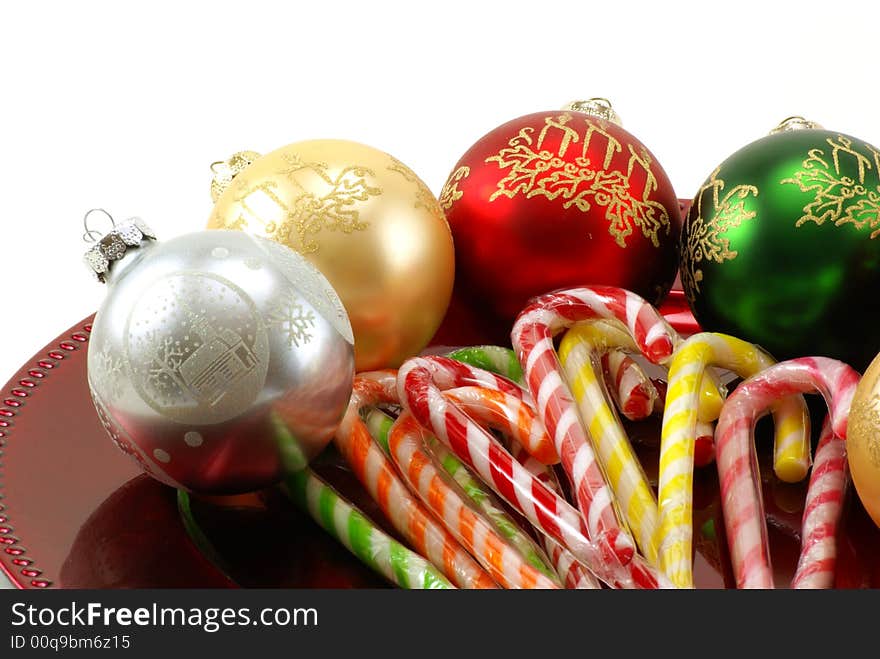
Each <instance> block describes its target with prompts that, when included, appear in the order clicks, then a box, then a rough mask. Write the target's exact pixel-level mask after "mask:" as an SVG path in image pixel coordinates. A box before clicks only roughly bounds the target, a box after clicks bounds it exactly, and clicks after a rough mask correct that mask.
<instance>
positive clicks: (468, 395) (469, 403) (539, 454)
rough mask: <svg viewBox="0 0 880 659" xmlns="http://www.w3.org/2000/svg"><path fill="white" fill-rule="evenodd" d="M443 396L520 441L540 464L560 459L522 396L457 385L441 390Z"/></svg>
mask: <svg viewBox="0 0 880 659" xmlns="http://www.w3.org/2000/svg"><path fill="white" fill-rule="evenodd" d="M443 395H444V396H445V397H446V398H447V399H448V400H450V401H452V402H454V403H456V404H457V405H458V406H459V407H460V408H461V409H462V410H463V411H464V412H466V413H467V414H468V415H469V416H470V417H471V418H472V419H473V420H474V421H476V422H477V423H480V424H482V425H484V426H487V427H490V428H494V429H495V430H498V431H499V432H501V433H503V434H504V435H506V436H508V437H516V438H518V441H519V443H520V444H522V445H523V447H524V448H525V449H526V450H527V451H528V452H529V453H530V454H531V455H532V456H533V457H534V458H535V459H536V460H538V461H539V462H541V463H542V464H546V465H552V464H556V463H557V462H559V456H558V455H557V454H556V447H555V446H553V440H551V439H550V436H549V435H548V434H547V430H546V429H545V428H544V424H543V423H541V421H540V419H538V416H537V414H535V410H534V408H532V407H531V406H530V405H528V403H526V402H525V401H523V400H522V399H521V398H517V397H516V396H511V395H510V394H506V393H504V392H503V391H497V390H494V389H488V388H486V387H458V388H456V389H449V390H447V391H444V392H443Z"/></svg>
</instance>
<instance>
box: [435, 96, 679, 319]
mask: <svg viewBox="0 0 880 659" xmlns="http://www.w3.org/2000/svg"><path fill="white" fill-rule="evenodd" d="M615 120H616V115H615V114H614V111H613V110H611V107H610V105H608V103H607V101H604V100H601V99H594V100H593V101H587V102H578V103H572V104H570V105H569V106H568V107H567V108H566V109H565V110H561V111H560V110H556V111H548V112H536V113H534V114H529V115H526V116H524V117H520V118H518V119H514V120H513V121H509V122H507V123H506V124H504V125H502V126H499V127H498V128H496V129H495V130H493V131H491V132H489V133H488V134H487V135H485V136H483V137H482V138H481V139H479V140H478V141H477V143H476V144H474V145H473V146H472V147H471V148H470V149H469V150H468V151H467V153H465V154H464V156H462V158H461V159H460V160H459V161H458V162H457V163H456V165H455V167H454V168H453V170H452V173H451V174H450V176H449V179H448V180H447V181H446V184H445V186H444V187H443V191H442V193H441V195H440V203H441V206H442V207H443V209H444V210H445V211H446V217H447V219H448V220H449V225H450V227H451V228H452V233H453V237H454V240H455V253H456V296H457V297H458V298H459V302H461V301H462V300H464V301H465V303H467V304H470V305H471V306H478V307H481V309H480V311H481V315H483V314H485V313H486V311H489V312H491V313H492V314H493V315H494V316H496V317H497V320H498V321H499V323H500V324H502V325H504V326H505V327H506V332H509V331H510V324H511V323H512V322H513V319H514V318H515V316H516V314H517V313H519V311H520V310H521V309H522V308H523V307H524V306H525V304H526V302H527V301H528V300H529V298H531V297H533V296H535V295H539V294H542V293H546V292H548V291H552V290H554V289H557V288H563V287H571V286H578V285H592V284H605V285H609V286H619V287H622V288H626V289H629V290H631V291H633V292H635V293H638V294H639V295H641V296H642V297H644V298H645V299H646V300H648V301H649V302H652V303H654V304H657V303H659V302H660V301H661V300H662V299H663V297H664V296H665V295H666V293H667V292H668V291H669V289H670V287H671V286H672V282H673V280H674V279H675V276H676V272H677V268H678V256H677V244H678V239H679V235H680V233H681V225H682V221H681V215H680V212H679V206H678V199H677V198H676V195H675V192H674V191H673V189H672V184H671V183H670V181H669V178H668V177H667V176H666V173H665V172H664V171H663V168H662V167H660V165H659V164H658V163H657V160H656V158H655V157H654V156H653V155H652V154H651V152H650V151H648V149H647V148H646V147H645V146H644V145H643V144H642V143H641V142H640V141H639V140H637V139H636V138H635V137H633V136H632V135H630V134H629V133H628V132H627V131H625V130H624V129H623V128H621V127H620V126H619V125H618V124H617V123H616V122H615ZM487 307H488V309H487Z"/></svg>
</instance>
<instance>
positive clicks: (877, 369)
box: [846, 355, 880, 526]
mask: <svg viewBox="0 0 880 659" xmlns="http://www.w3.org/2000/svg"><path fill="white" fill-rule="evenodd" d="M846 456H847V460H848V461H849V470H850V474H851V476H852V480H853V484H854V485H855V486H856V491H857V492H858V495H859V499H861V500H862V504H864V506H865V510H867V511H868V514H869V515H870V516H871V519H873V520H874V523H875V524H876V525H877V526H880V355H878V357H876V358H875V359H874V361H873V362H871V365H870V366H869V367H868V370H867V371H865V375H864V376H863V377H862V379H861V381H860V382H859V386H858V387H857V388H856V393H855V396H853V401H852V406H851V407H850V412H849V423H848V427H847V431H846Z"/></svg>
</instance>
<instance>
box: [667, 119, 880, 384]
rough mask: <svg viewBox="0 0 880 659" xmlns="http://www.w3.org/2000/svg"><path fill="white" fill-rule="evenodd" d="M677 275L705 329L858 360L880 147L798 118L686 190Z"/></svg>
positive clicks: (877, 241) (875, 265)
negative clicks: (690, 198)
mask: <svg viewBox="0 0 880 659" xmlns="http://www.w3.org/2000/svg"><path fill="white" fill-rule="evenodd" d="M681 280H682V284H683V286H684V290H685V293H686V294H687V296H688V300H689V302H690V305H691V309H692V310H693V312H694V316H695V317H696V319H697V321H698V322H699V323H700V325H701V326H702V328H703V329H704V330H706V331H714V332H724V333H727V334H733V335H734V336H738V337H740V338H743V339H746V340H748V341H751V342H754V343H757V344H758V345H760V346H762V347H763V348H765V349H766V350H768V351H769V352H770V353H771V354H772V355H773V356H774V357H776V358H777V359H788V358H792V357H800V356H808V355H823V356H827V357H834V358H837V359H842V360H844V361H846V362H848V363H850V364H851V365H852V366H854V367H855V368H857V369H864V368H865V367H866V366H867V364H868V363H869V362H870V361H871V360H872V359H873V358H874V356H875V355H876V354H877V353H878V351H880V301H878V297H877V289H878V287H880V149H877V148H875V147H873V146H871V145H870V144H868V143H867V142H864V141H862V140H860V139H858V138H855V137H850V136H848V135H844V134H841V133H837V132H834V131H828V130H824V129H822V128H821V127H819V126H818V125H817V124H814V123H812V122H808V121H806V120H804V119H802V118H800V117H795V118H791V119H787V120H786V121H784V122H782V124H780V125H779V127H777V128H776V129H774V131H773V132H771V133H770V135H768V136H767V137H764V138H762V139H759V140H757V141H756V142H752V143H751V144H749V145H747V146H745V147H743V148H742V149H740V150H739V151H737V152H736V153H734V154H733V155H732V156H730V157H729V158H727V160H725V161H724V162H723V163H721V165H719V166H718V167H717V168H716V169H715V171H713V172H712V174H711V175H710V176H709V178H708V179H707V180H706V182H705V183H703V185H702V187H701V188H700V189H699V191H698V192H697V194H696V195H695V197H694V203H693V206H692V208H691V210H690V212H689V213H688V215H687V219H686V222H685V227H684V231H683V233H682V239H681Z"/></svg>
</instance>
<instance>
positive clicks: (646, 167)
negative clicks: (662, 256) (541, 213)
mask: <svg viewBox="0 0 880 659" xmlns="http://www.w3.org/2000/svg"><path fill="white" fill-rule="evenodd" d="M574 119H575V118H574V116H573V115H572V114H571V113H570V112H563V113H562V114H560V115H558V116H554V117H546V118H545V120H544V126H543V127H542V128H541V131H540V132H539V133H538V136H537V138H535V137H534V134H535V131H536V130H537V129H536V128H534V127H532V126H525V127H523V128H522V129H521V130H520V131H519V133H518V134H517V135H516V136H514V137H513V138H511V139H510V140H509V141H508V143H507V144H508V146H507V147H506V148H504V149H501V151H500V152H499V153H498V154H497V155H494V156H490V157H488V158H486V160H485V162H487V163H488V162H496V163H498V167H499V169H501V170H502V171H503V170H506V169H509V170H510V171H509V173H508V174H507V175H506V176H505V177H504V178H502V179H501V180H500V181H499V182H498V189H497V190H496V191H495V192H494V193H493V194H492V196H490V197H489V201H490V202H492V201H495V200H496V199H497V198H498V197H499V196H502V195H503V196H505V197H508V198H510V199H513V198H514V197H516V195H518V194H523V195H525V197H526V199H531V198H532V197H536V196H541V197H544V198H546V199H548V200H551V201H552V200H554V199H556V198H557V197H560V196H561V197H562V198H563V199H564V200H565V202H564V203H563V208H565V209H568V208H571V207H572V206H575V207H577V208H578V210H580V211H582V212H587V211H588V210H589V209H590V208H591V202H592V203H595V204H597V205H599V206H601V207H605V208H606V212H605V218H606V219H607V220H608V222H609V226H608V233H609V234H611V235H612V236H614V239H615V241H616V242H617V244H618V245H619V246H620V247H623V248H625V247H626V238H627V237H628V236H629V235H630V234H632V232H633V226H636V227H638V228H639V229H640V230H641V232H642V234H643V235H644V236H645V237H646V238H648V239H649V240H650V241H651V243H652V244H653V245H654V246H655V247H659V245H660V241H659V238H658V233H659V232H660V230H662V229H665V231H666V233H667V234H668V233H669V231H670V226H671V223H670V220H669V213H668V212H667V210H666V208H665V207H664V206H663V204H660V203H658V202H656V201H653V200H651V199H649V197H650V195H651V194H652V193H653V192H654V191H655V190H657V188H658V184H657V178H656V177H655V176H654V173H653V171H652V170H651V165H652V164H653V163H652V160H651V157H650V156H649V155H648V152H647V150H646V149H645V148H644V147H640V152H639V153H637V152H636V149H635V148H634V147H633V145H632V144H627V150H628V151H629V162H628V164H627V171H626V174H623V173H622V172H620V171H608V168H609V166H610V165H611V160H612V159H613V157H614V156H615V155H616V154H617V153H621V152H622V151H623V145H622V144H621V143H620V142H619V141H618V140H617V139H615V138H614V137H613V136H612V135H611V134H610V133H609V132H608V131H607V128H608V122H606V121H603V120H601V119H596V118H594V117H586V116H580V117H578V119H580V120H582V121H583V122H584V124H585V126H586V128H585V130H583V132H581V131H578V130H575V129H574V128H572V127H571V126H570V125H569V124H571V123H572V122H573V120H574ZM551 133H554V134H555V133H559V134H561V137H560V141H559V146H558V147H557V149H556V151H555V152H551V151H550V150H548V149H545V148H543V147H544V141H545V140H546V139H547V136H548V134H551ZM594 139H601V140H605V157H604V160H603V162H602V164H601V166H599V165H598V163H596V164H594V163H592V162H590V159H589V158H588V157H587V151H588V150H589V148H590V145H591V142H592V140H594ZM578 143H580V144H581V154H580V156H578V157H576V158H575V159H574V162H566V161H565V160H563V158H564V157H565V154H566V152H567V151H568V149H569V147H571V146H572V145H575V144H578ZM636 168H638V169H641V170H642V171H643V172H644V175H645V185H644V189H643V190H642V195H641V199H637V198H635V197H633V196H632V194H631V191H630V180H631V177H632V175H633V172H634V170H635V169H636ZM442 198H443V195H442V194H441V199H442Z"/></svg>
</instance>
